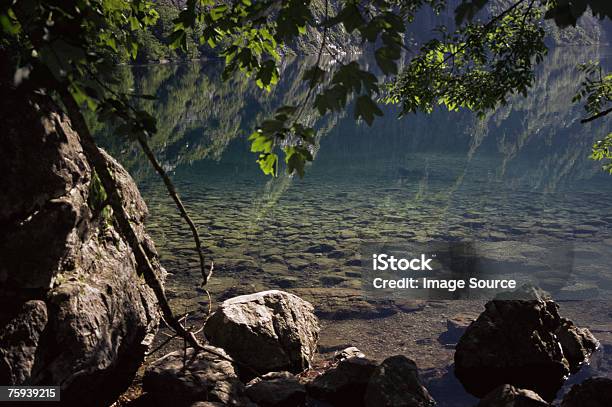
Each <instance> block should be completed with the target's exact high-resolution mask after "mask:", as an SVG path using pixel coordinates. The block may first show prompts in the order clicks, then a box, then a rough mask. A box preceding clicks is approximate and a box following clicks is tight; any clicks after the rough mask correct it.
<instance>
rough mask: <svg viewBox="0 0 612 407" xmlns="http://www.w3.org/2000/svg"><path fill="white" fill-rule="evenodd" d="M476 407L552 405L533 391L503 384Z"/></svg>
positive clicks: (537, 406) (543, 406)
mask: <svg viewBox="0 0 612 407" xmlns="http://www.w3.org/2000/svg"><path fill="white" fill-rule="evenodd" d="M477 407H552V405H551V404H548V403H547V402H546V401H544V400H543V399H542V397H540V396H539V395H538V394H537V393H536V392H534V391H531V390H525V389H517V388H516V387H514V386H512V385H509V384H504V385H502V386H499V387H498V388H496V389H495V390H493V391H492V392H491V393H489V394H487V396H486V397H485V398H483V399H482V400H480V403H478V406H477Z"/></svg>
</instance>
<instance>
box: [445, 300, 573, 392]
mask: <svg viewBox="0 0 612 407" xmlns="http://www.w3.org/2000/svg"><path fill="white" fill-rule="evenodd" d="M485 308H486V309H485V311H484V312H483V313H482V314H481V315H480V316H479V317H478V319H477V320H476V321H474V322H473V323H472V324H471V325H470V326H469V327H468V328H467V330H466V332H465V334H464V335H463V336H462V337H461V339H460V340H459V343H458V344H457V347H456V352H455V374H456V376H457V378H458V379H459V381H460V382H461V383H462V384H463V385H464V387H465V389H466V390H467V391H468V392H470V393H472V394H474V395H475V396H477V397H484V396H485V395H486V394H488V393H489V392H491V391H492V390H493V389H495V388H496V387H498V386H500V385H503V384H511V385H513V386H516V387H519V388H524V389H530V390H534V391H536V392H537V393H538V394H540V395H541V396H543V397H544V398H545V399H547V400H552V399H553V398H554V397H555V394H556V392H557V391H558V389H559V388H560V387H561V385H562V383H563V381H564V380H565V376H566V375H567V374H569V363H568V362H567V360H566V359H565V357H564V355H563V350H562V348H561V346H560V344H559V341H558V339H557V337H556V335H555V331H556V330H557V328H559V326H560V325H561V318H560V317H559V314H558V311H557V308H558V307H557V305H556V304H555V303H554V302H552V301H546V302H545V301H538V300H533V301H524V300H515V301H500V300H493V301H490V302H488V303H487V304H486V306H485Z"/></svg>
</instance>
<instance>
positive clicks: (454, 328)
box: [438, 314, 475, 344]
mask: <svg viewBox="0 0 612 407" xmlns="http://www.w3.org/2000/svg"><path fill="white" fill-rule="evenodd" d="M474 319H475V318H474V317H473V316H471V315H466V314H457V315H454V316H452V317H451V318H448V319H447V320H446V332H443V333H442V334H440V337H439V338H438V340H439V341H440V342H441V343H444V344H454V343H457V341H458V340H459V338H461V336H462V335H463V333H464V332H465V330H466V329H467V327H468V326H470V324H471V323H472V322H473V321H474Z"/></svg>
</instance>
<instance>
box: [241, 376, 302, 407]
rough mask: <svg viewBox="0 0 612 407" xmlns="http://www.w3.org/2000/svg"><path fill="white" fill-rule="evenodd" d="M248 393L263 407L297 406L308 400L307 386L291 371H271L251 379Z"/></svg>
mask: <svg viewBox="0 0 612 407" xmlns="http://www.w3.org/2000/svg"><path fill="white" fill-rule="evenodd" d="M246 394H247V396H248V397H249V398H250V399H251V400H253V401H254V402H255V403H257V405H258V406H261V407H296V406H301V405H303V404H304V401H305V400H306V388H305V387H304V385H303V384H301V383H300V381H299V380H298V378H297V377H295V375H293V374H291V373H289V372H271V373H267V374H265V375H263V376H262V377H261V378H259V377H258V378H255V379H253V380H251V381H250V382H249V383H248V384H247V387H246Z"/></svg>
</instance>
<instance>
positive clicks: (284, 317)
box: [204, 290, 319, 375]
mask: <svg viewBox="0 0 612 407" xmlns="http://www.w3.org/2000/svg"><path fill="white" fill-rule="evenodd" d="M313 309H314V308H313V306H312V305H311V304H310V303H308V302H306V301H304V300H302V299H301V298H300V297H298V296H296V295H293V294H289V293H286V292H283V291H278V290H271V291H263V292H260V293H256V294H250V295H241V296H239V297H235V298H230V299H228V300H225V301H224V302H223V303H222V304H221V306H220V307H219V309H218V310H217V311H215V313H214V314H213V315H212V316H211V317H210V318H209V319H208V321H207V322H206V326H205V328H204V332H205V334H206V337H207V338H208V339H209V341H210V342H211V343H212V344H213V345H215V346H219V347H222V348H223V349H225V350H226V351H227V352H228V353H229V354H230V355H231V356H232V357H233V358H234V359H236V360H237V361H239V362H242V363H244V364H246V365H248V366H250V367H252V368H253V369H255V370H256V371H258V372H259V373H262V374H263V373H267V372H274V371H282V370H288V371H290V372H293V373H297V372H301V371H302V370H304V369H307V368H309V367H310V363H311V361H312V357H313V356H314V354H315V352H316V349H317V342H318V340H319V321H318V320H317V317H316V316H315V315H314V314H313ZM241 374H246V375H248V374H249V372H247V371H245V370H244V369H242V370H241Z"/></svg>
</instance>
